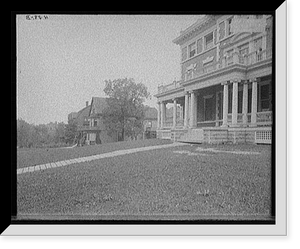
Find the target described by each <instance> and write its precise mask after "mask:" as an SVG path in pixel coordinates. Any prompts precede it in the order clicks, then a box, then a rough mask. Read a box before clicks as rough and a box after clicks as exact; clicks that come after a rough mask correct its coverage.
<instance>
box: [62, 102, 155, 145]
mask: <svg viewBox="0 0 300 249" xmlns="http://www.w3.org/2000/svg"><path fill="white" fill-rule="evenodd" d="M106 107H107V103H106V98H102V97H93V98H92V100H91V104H90V105H89V103H88V101H86V106H85V107H84V108H83V109H81V110H80V111H79V112H77V113H76V112H72V113H70V114H69V115H68V121H69V122H70V121H71V120H73V121H74V122H75V123H76V124H77V132H78V134H77V141H78V143H80V144H87V145H94V144H101V143H111V142H116V141H119V140H120V137H121V136H120V135H121V134H118V132H117V131H116V132H115V133H114V134H108V132H107V130H106V129H105V125H104V123H103V118H102V117H103V113H102V112H103V110H104V109H105V108H106ZM143 125H144V129H143V130H144V131H149V130H150V131H152V132H153V131H156V128H157V110H156V109H155V108H151V107H147V106H146V107H145V118H144V121H143ZM155 136H156V132H155ZM139 138H140V139H141V138H143V134H140V135H139ZM144 138H145V137H144ZM128 139H130V138H125V140H128Z"/></svg>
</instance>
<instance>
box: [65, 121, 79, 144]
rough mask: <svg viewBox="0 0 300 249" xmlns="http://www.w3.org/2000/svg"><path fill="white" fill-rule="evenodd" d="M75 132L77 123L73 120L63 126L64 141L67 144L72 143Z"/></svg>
mask: <svg viewBox="0 0 300 249" xmlns="http://www.w3.org/2000/svg"><path fill="white" fill-rule="evenodd" d="M76 134H77V124H76V122H75V121H70V122H68V124H67V125H66V126H65V132H64V136H65V142H66V143H68V144H73V143H74V140H75V137H76Z"/></svg>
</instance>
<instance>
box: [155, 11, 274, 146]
mask: <svg viewBox="0 0 300 249" xmlns="http://www.w3.org/2000/svg"><path fill="white" fill-rule="evenodd" d="M272 32H273V17H272V16H270V15H206V16H204V17H202V18H201V19H199V20H198V21H197V22H196V23H194V24H193V25H191V26H190V27H188V28H187V29H185V30H184V31H181V32H180V34H179V36H178V37H177V38H175V39H174V40H173V42H174V43H175V44H177V45H179V46H180V49H181V79H180V80H179V81H174V82H172V83H171V84H169V85H160V86H158V93H157V94H156V95H155V96H156V97H157V99H158V128H157V136H158V137H159V138H162V139H172V140H174V141H175V140H177V141H190V142H200V143H202V142H203V143H228V142H229V143H248V142H249V143H271V137H272V88H273V86H274V77H272V76H273V72H272V47H273V44H272V43H273V33H272ZM167 105H168V106H170V105H172V106H173V115H172V118H171V120H170V118H169V119H168V118H167V115H166V112H167V107H166V106H167ZM178 109H179V110H180V111H178Z"/></svg>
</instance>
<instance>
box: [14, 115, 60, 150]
mask: <svg viewBox="0 0 300 249" xmlns="http://www.w3.org/2000/svg"><path fill="white" fill-rule="evenodd" d="M64 137H65V124H64V123H57V122H55V123H52V122H51V123H49V124H39V125H34V124H29V123H27V122H26V121H25V120H23V119H18V120H17V146H18V147H20V148H22V147H26V148H31V147H56V146H58V145H61V144H64Z"/></svg>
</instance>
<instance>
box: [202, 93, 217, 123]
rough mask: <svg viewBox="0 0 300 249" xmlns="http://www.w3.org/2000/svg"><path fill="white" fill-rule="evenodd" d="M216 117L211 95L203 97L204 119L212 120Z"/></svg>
mask: <svg viewBox="0 0 300 249" xmlns="http://www.w3.org/2000/svg"><path fill="white" fill-rule="evenodd" d="M215 117H216V106H215V100H214V96H213V95H208V96H205V97H204V120H205V121H212V120H215Z"/></svg>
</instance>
